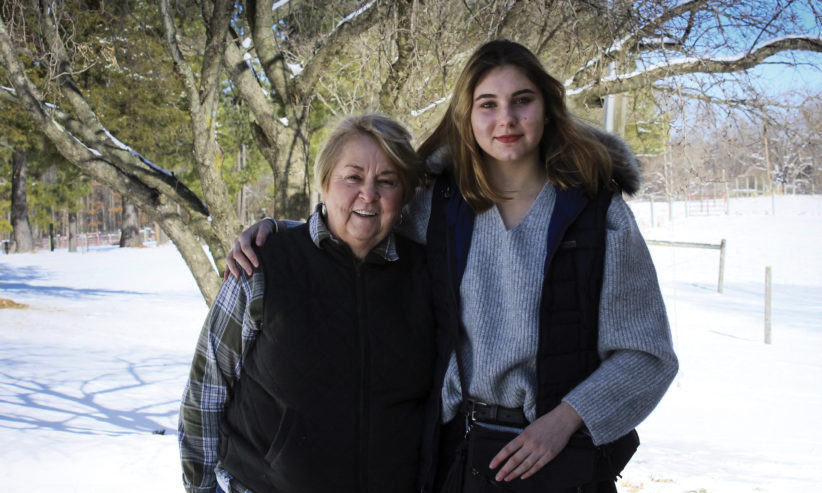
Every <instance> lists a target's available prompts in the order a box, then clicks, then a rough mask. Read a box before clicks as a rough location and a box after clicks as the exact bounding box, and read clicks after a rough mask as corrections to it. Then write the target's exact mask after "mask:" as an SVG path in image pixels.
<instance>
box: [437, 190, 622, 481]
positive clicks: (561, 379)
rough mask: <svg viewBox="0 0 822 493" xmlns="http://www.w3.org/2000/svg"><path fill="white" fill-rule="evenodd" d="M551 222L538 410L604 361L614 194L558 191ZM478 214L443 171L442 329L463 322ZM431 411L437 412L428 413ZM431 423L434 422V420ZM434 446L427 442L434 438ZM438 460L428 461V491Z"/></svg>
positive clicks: (443, 350)
mask: <svg viewBox="0 0 822 493" xmlns="http://www.w3.org/2000/svg"><path fill="white" fill-rule="evenodd" d="M556 191H557V198H556V203H555V206H554V211H553V214H552V216H551V222H550V223H549V226H548V237H547V238H546V241H547V244H548V256H547V259H546V262H545V265H544V272H545V278H544V281H543V286H542V299H541V302H540V321H539V348H538V352H537V385H538V388H537V415H540V416H541V415H543V414H545V413H547V412H548V411H550V410H551V409H553V408H554V407H556V406H557V405H558V404H559V403H560V402H561V400H562V397H564V396H565V395H566V394H567V393H568V392H569V391H571V390H572V389H573V388H574V387H575V386H576V385H578V384H579V383H580V382H582V381H583V380H584V379H585V378H587V377H588V376H589V375H590V374H591V373H593V372H594V370H596V369H597V367H598V366H599V364H600V359H599V355H598V353H597V339H598V320H599V299H600V291H601V288H602V272H603V264H604V260H605V220H606V214H607V211H608V206H609V204H610V201H611V197H612V192H609V191H606V190H603V191H602V192H600V193H599V194H598V195H597V196H596V197H594V198H593V199H591V198H590V197H588V196H587V195H586V194H585V192H584V191H583V190H581V189H578V188H572V189H568V190H562V189H560V188H559V187H557V188H556ZM474 217H475V215H474V211H473V210H472V209H471V208H470V206H469V205H468V204H467V203H466V202H465V201H464V200H463V198H462V195H461V194H460V192H459V190H458V189H457V187H456V184H455V182H454V180H453V178H452V177H451V176H449V175H442V176H440V177H439V178H438V179H437V181H436V183H435V186H434V191H433V197H432V210H431V219H430V220H429V223H428V224H429V226H428V234H427V248H426V250H427V252H428V265H429V266H430V269H431V279H432V288H433V290H434V293H435V296H434V298H435V300H436V301H435V305H436V307H435V310H436V315H437V322H438V323H439V324H440V327H441V332H442V333H444V334H452V333H453V332H454V330H453V328H452V327H453V326H454V325H457V326H458V327H459V331H460V333H461V334H462V333H463V330H464V329H463V328H462V327H461V326H460V322H459V306H460V304H459V286H460V282H461V279H462V275H463V273H464V272H465V267H466V264H467V260H468V251H469V249H470V246H471V236H472V233H473V227H474ZM452 339H453V338H452V337H450V336H443V337H442V338H441V346H440V358H439V360H438V364H437V379H438V381H439V382H442V379H443V378H444V373H445V369H446V367H447V360H448V358H449V357H450V354H451V353H452V351H453V348H454V347H455V345H454V341H453V340H452ZM429 412H432V411H431V410H429ZM432 421H433V420H432ZM437 428H438V427H437V426H433V425H429V427H428V428H427V430H426V433H427V436H426V447H429V450H436V445H435V444H436V443H437V439H438V438H437V433H438V430H437ZM429 440H430V442H431V445H430V446H429V445H428V442H429ZM435 464H436V459H435V458H431V457H429V458H428V460H427V461H426V464H425V466H424V468H425V470H426V471H427V472H426V473H425V475H426V478H427V479H426V489H427V488H428V487H429V486H430V479H431V476H432V475H433V472H432V471H433V468H434V466H435Z"/></svg>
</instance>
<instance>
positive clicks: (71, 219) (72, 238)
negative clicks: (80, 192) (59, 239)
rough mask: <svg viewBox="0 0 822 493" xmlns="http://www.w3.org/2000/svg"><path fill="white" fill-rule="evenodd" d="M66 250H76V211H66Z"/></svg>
mask: <svg viewBox="0 0 822 493" xmlns="http://www.w3.org/2000/svg"><path fill="white" fill-rule="evenodd" d="M68 251H69V252H76V251H77V213H76V212H69V213H68Z"/></svg>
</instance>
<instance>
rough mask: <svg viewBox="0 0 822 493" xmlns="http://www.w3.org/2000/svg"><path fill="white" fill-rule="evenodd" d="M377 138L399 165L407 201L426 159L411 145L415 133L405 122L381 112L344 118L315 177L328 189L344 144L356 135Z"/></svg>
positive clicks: (327, 144)
mask: <svg viewBox="0 0 822 493" xmlns="http://www.w3.org/2000/svg"><path fill="white" fill-rule="evenodd" d="M358 136H367V137H371V138H373V139H374V141H376V142H377V145H379V146H380V149H382V151H383V152H384V153H385V155H386V156H387V157H388V159H390V160H391V163H392V164H393V165H394V166H395V167H396V168H397V174H398V175H399V180H400V184H401V186H402V191H403V194H402V197H403V204H407V203H408V201H410V200H411V197H413V196H414V189H415V188H416V187H417V186H418V185H419V183H420V179H421V177H422V161H421V160H420V157H419V154H417V152H416V151H415V150H414V147H413V146H412V145H411V134H410V133H409V132H408V130H406V129H405V127H404V126H402V124H400V123H398V122H397V121H395V120H393V119H391V118H388V117H387V116H383V115H378V114H366V115H354V116H349V117H347V118H345V119H344V120H342V121H341V122H340V123H339V124H337V126H336V127H335V128H334V130H333V131H332V132H331V135H329V136H328V137H327V138H326V140H325V142H324V143H323V147H322V150H321V151H320V154H319V155H318V156H317V160H316V162H315V163H314V180H315V182H316V184H317V186H318V187H319V188H320V190H322V191H325V190H326V189H327V187H328V181H329V180H330V177H331V171H332V170H333V169H334V166H335V165H336V164H337V160H338V159H339V157H340V154H341V153H342V149H343V147H345V144H346V143H348V141H349V140H351V139H352V138H354V137H358Z"/></svg>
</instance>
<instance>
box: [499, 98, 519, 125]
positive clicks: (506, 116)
mask: <svg viewBox="0 0 822 493" xmlns="http://www.w3.org/2000/svg"><path fill="white" fill-rule="evenodd" d="M516 123H517V114H516V112H515V111H514V108H513V107H512V106H511V105H510V104H505V105H502V106H500V109H499V125H500V126H501V127H503V128H507V127H512V126H514V125H515V124H516Z"/></svg>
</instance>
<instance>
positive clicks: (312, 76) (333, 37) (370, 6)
mask: <svg viewBox="0 0 822 493" xmlns="http://www.w3.org/2000/svg"><path fill="white" fill-rule="evenodd" d="M381 7H384V5H383V2H381V1H379V0H370V1H369V2H368V3H366V4H365V5H363V6H362V7H360V8H359V9H357V10H355V11H354V12H352V13H351V14H349V15H348V16H346V17H345V18H344V19H343V20H341V21H340V22H339V23H338V24H337V26H336V27H335V28H334V29H333V30H332V31H331V33H329V34H328V35H326V36H325V37H324V38H323V39H321V40H320V41H318V44H317V46H316V47H315V49H314V56H313V57H311V59H310V60H308V61H307V62H306V63H305V65H304V68H303V71H302V72H300V73H299V74H298V75H296V76H295V77H294V82H295V86H296V91H295V92H296V93H297V94H298V95H299V96H298V97H300V98H301V99H302V98H303V97H304V96H305V95H307V94H309V93H310V92H311V90H312V89H313V88H314V86H315V85H316V84H317V80H319V78H320V76H321V75H322V74H323V73H324V71H325V70H326V68H327V67H328V64H329V62H330V61H331V60H332V59H333V58H334V57H336V56H339V55H340V54H341V53H343V51H344V49H345V47H346V46H347V45H348V42H349V40H351V39H352V38H354V37H355V36H358V35H359V34H360V33H362V32H365V31H366V30H367V29H368V28H370V27H371V26H372V25H373V24H374V22H375V20H376V19H378V18H379V16H380V15H381V12H382V10H384V8H381Z"/></svg>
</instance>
